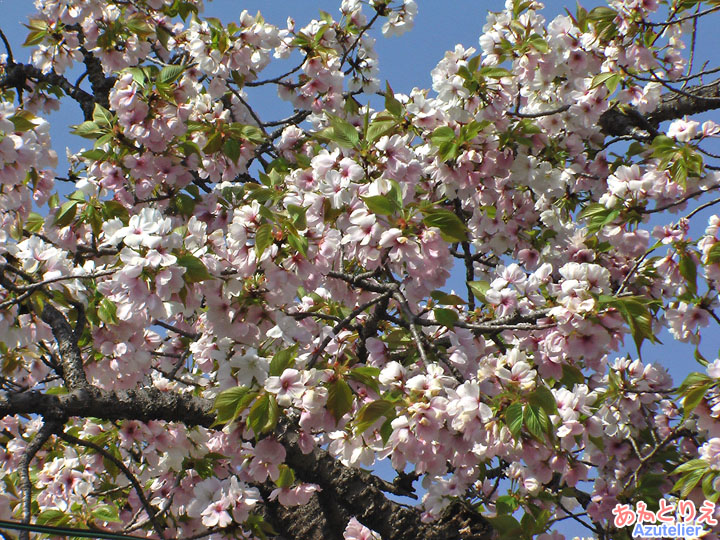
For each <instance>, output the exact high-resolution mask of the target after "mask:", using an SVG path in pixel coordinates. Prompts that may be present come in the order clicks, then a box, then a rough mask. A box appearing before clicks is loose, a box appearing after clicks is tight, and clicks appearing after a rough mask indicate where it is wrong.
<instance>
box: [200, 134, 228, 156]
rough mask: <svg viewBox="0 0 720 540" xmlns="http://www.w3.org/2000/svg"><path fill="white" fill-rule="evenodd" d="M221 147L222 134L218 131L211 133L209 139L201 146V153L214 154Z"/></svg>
mask: <svg viewBox="0 0 720 540" xmlns="http://www.w3.org/2000/svg"><path fill="white" fill-rule="evenodd" d="M222 145H223V136H222V133H220V132H219V131H217V132H215V133H213V134H212V135H210V138H209V139H208V141H207V142H206V143H205V146H203V149H202V151H203V152H205V153H206V154H214V153H215V152H217V151H218V150H220V149H221V148H222Z"/></svg>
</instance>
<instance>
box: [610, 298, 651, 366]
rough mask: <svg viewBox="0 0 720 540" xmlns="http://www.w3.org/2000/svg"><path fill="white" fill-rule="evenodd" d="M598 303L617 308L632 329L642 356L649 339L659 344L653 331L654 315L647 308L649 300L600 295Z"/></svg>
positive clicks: (631, 331)
mask: <svg viewBox="0 0 720 540" xmlns="http://www.w3.org/2000/svg"><path fill="white" fill-rule="evenodd" d="M598 303H599V304H600V305H601V306H602V305H610V306H612V307H614V308H616V309H617V310H618V311H619V312H620V314H621V315H622V316H623V318H624V319H625V321H626V322H627V323H628V326H629V327H630V333H631V334H632V336H633V339H634V340H635V345H636V347H637V350H638V354H640V347H641V346H642V343H643V341H644V340H646V339H649V340H650V341H651V342H652V343H655V342H657V338H655V334H654V333H653V329H652V321H653V318H652V314H651V313H650V310H649V309H648V308H647V305H646V304H647V299H646V298H644V297H640V296H623V297H620V298H616V297H614V296H607V295H600V296H599V297H598Z"/></svg>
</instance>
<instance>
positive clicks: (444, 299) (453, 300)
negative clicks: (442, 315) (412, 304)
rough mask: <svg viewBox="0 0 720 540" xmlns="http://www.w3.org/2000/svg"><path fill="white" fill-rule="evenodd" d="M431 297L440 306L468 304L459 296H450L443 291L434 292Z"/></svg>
mask: <svg viewBox="0 0 720 540" xmlns="http://www.w3.org/2000/svg"><path fill="white" fill-rule="evenodd" d="M430 297H431V298H432V299H433V300H435V301H436V302H437V303H438V304H443V305H446V306H460V305H462V304H467V302H466V301H465V300H463V299H462V298H460V297H459V296H458V295H456V294H448V293H446V292H443V291H433V292H431V293H430Z"/></svg>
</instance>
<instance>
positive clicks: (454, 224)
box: [423, 209, 468, 242]
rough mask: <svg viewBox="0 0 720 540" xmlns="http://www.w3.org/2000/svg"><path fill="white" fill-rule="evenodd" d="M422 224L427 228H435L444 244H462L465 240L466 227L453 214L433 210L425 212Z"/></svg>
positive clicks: (446, 211) (447, 211)
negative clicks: (438, 230)
mask: <svg viewBox="0 0 720 540" xmlns="http://www.w3.org/2000/svg"><path fill="white" fill-rule="evenodd" d="M423 223H424V224H425V225H426V226H428V227H437V228H438V229H440V234H441V236H442V237H443V239H444V240H445V241H446V242H464V241H465V240H467V230H468V229H467V227H466V226H465V224H464V223H463V222H462V221H460V218H459V217H457V216H456V215H455V214H454V213H453V212H450V211H449V210H442V209H433V210H430V211H428V212H426V214H425V217H424V218H423Z"/></svg>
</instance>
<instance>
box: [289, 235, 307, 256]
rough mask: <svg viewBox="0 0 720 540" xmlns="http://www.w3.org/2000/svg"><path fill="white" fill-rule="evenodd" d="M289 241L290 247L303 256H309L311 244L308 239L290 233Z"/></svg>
mask: <svg viewBox="0 0 720 540" xmlns="http://www.w3.org/2000/svg"><path fill="white" fill-rule="evenodd" d="M287 241H288V244H290V246H291V247H292V248H293V249H294V250H295V251H297V252H298V253H301V254H302V255H303V256H305V255H307V250H308V246H309V242H308V239H307V237H305V236H300V235H298V234H296V233H294V232H290V233H288V235H287Z"/></svg>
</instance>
